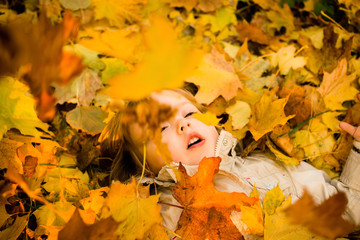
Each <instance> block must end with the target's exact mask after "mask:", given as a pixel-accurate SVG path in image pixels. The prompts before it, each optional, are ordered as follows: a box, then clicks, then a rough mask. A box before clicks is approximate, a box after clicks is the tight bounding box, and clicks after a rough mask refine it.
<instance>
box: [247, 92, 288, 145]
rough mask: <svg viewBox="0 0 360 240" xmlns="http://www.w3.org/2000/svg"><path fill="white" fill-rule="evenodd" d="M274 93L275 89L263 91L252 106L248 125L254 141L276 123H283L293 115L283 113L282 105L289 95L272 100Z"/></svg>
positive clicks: (283, 105) (269, 130) (270, 129)
mask: <svg viewBox="0 0 360 240" xmlns="http://www.w3.org/2000/svg"><path fill="white" fill-rule="evenodd" d="M274 95H275V91H272V92H270V93H264V95H263V96H262V97H261V99H260V101H259V102H258V103H257V104H256V105H255V106H254V110H253V112H252V114H253V115H252V117H251V119H250V122H249V125H248V127H249V130H250V132H251V134H252V135H253V137H254V139H255V141H257V140H259V139H260V138H261V137H262V136H264V135H265V134H266V133H268V132H271V131H272V130H273V129H274V127H275V126H276V125H278V124H280V125H284V124H285V123H286V122H287V121H288V120H289V119H290V118H292V117H294V115H290V116H286V115H285V113H284V107H285V104H286V102H287V100H288V98H289V97H287V98H282V99H277V100H274Z"/></svg>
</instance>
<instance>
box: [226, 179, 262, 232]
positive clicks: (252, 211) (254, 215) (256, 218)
mask: <svg viewBox="0 0 360 240" xmlns="http://www.w3.org/2000/svg"><path fill="white" fill-rule="evenodd" d="M250 197H255V198H259V192H258V190H257V189H256V187H255V185H254V186H253V190H252V192H251V193H250ZM230 218H231V221H232V222H233V223H234V224H235V226H236V228H237V229H238V230H239V231H240V232H241V233H242V234H243V235H246V234H252V235H260V236H261V235H263V233H264V213H263V210H262V207H261V203H260V201H258V202H256V203H255V204H254V205H252V206H241V213H240V212H232V214H231V215H230Z"/></svg>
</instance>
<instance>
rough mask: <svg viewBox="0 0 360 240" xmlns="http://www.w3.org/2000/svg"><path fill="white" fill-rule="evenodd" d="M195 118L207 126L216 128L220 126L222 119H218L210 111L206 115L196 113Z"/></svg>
mask: <svg viewBox="0 0 360 240" xmlns="http://www.w3.org/2000/svg"><path fill="white" fill-rule="evenodd" d="M194 118H196V119H197V120H199V121H201V122H203V123H205V124H206V125H212V126H216V125H218V123H219V121H220V119H219V118H217V117H216V115H215V114H214V113H212V112H210V111H208V112H206V113H195V114H194Z"/></svg>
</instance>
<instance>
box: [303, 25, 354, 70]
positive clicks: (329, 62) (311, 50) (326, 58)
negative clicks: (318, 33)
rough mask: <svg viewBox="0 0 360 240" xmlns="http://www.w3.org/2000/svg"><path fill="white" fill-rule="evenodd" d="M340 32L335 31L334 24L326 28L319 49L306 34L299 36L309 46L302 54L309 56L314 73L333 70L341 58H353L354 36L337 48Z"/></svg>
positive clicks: (309, 66)
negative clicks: (321, 45)
mask: <svg viewBox="0 0 360 240" xmlns="http://www.w3.org/2000/svg"><path fill="white" fill-rule="evenodd" d="M337 39H338V34H336V33H334V28H333V26H332V25H329V26H327V27H326V28H324V38H323V47H322V48H321V49H317V48H315V47H314V46H313V44H312V42H311V40H310V39H309V38H307V37H305V36H300V37H299V38H298V42H299V44H301V45H302V46H307V47H306V48H305V49H304V50H303V51H302V55H303V56H306V57H307V65H306V66H307V67H308V68H309V69H310V70H311V71H312V72H313V73H314V74H322V73H323V72H324V71H325V72H332V71H333V70H334V69H335V68H336V66H337V63H338V61H339V60H340V59H342V58H346V60H350V58H351V46H352V38H350V39H349V40H347V41H345V42H344V43H343V46H342V47H341V48H336V41H337Z"/></svg>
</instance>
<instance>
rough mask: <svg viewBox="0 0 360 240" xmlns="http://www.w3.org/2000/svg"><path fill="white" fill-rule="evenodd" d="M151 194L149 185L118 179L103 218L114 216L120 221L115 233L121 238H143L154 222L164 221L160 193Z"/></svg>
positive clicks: (110, 191) (108, 199) (111, 190)
mask: <svg viewBox="0 0 360 240" xmlns="http://www.w3.org/2000/svg"><path fill="white" fill-rule="evenodd" d="M149 195H150V194H149V186H148V187H143V186H142V185H138V183H136V182H135V180H133V181H132V182H131V183H129V184H127V185H125V184H122V183H120V182H118V181H117V182H115V183H113V184H112V185H111V187H110V190H109V193H108V196H107V198H106V200H105V203H104V206H106V207H105V208H104V209H103V212H102V214H101V218H102V219H104V218H107V217H110V216H112V217H113V219H114V220H115V221H116V222H118V223H119V226H118V228H117V230H116V231H115V233H116V234H117V235H118V236H119V237H120V238H121V239H126V240H130V239H133V240H135V239H142V238H143V236H144V233H145V232H147V231H148V230H149V229H150V228H151V227H152V226H153V225H154V224H160V223H162V218H161V215H160V206H159V205H157V202H158V200H159V195H153V196H149Z"/></svg>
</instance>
